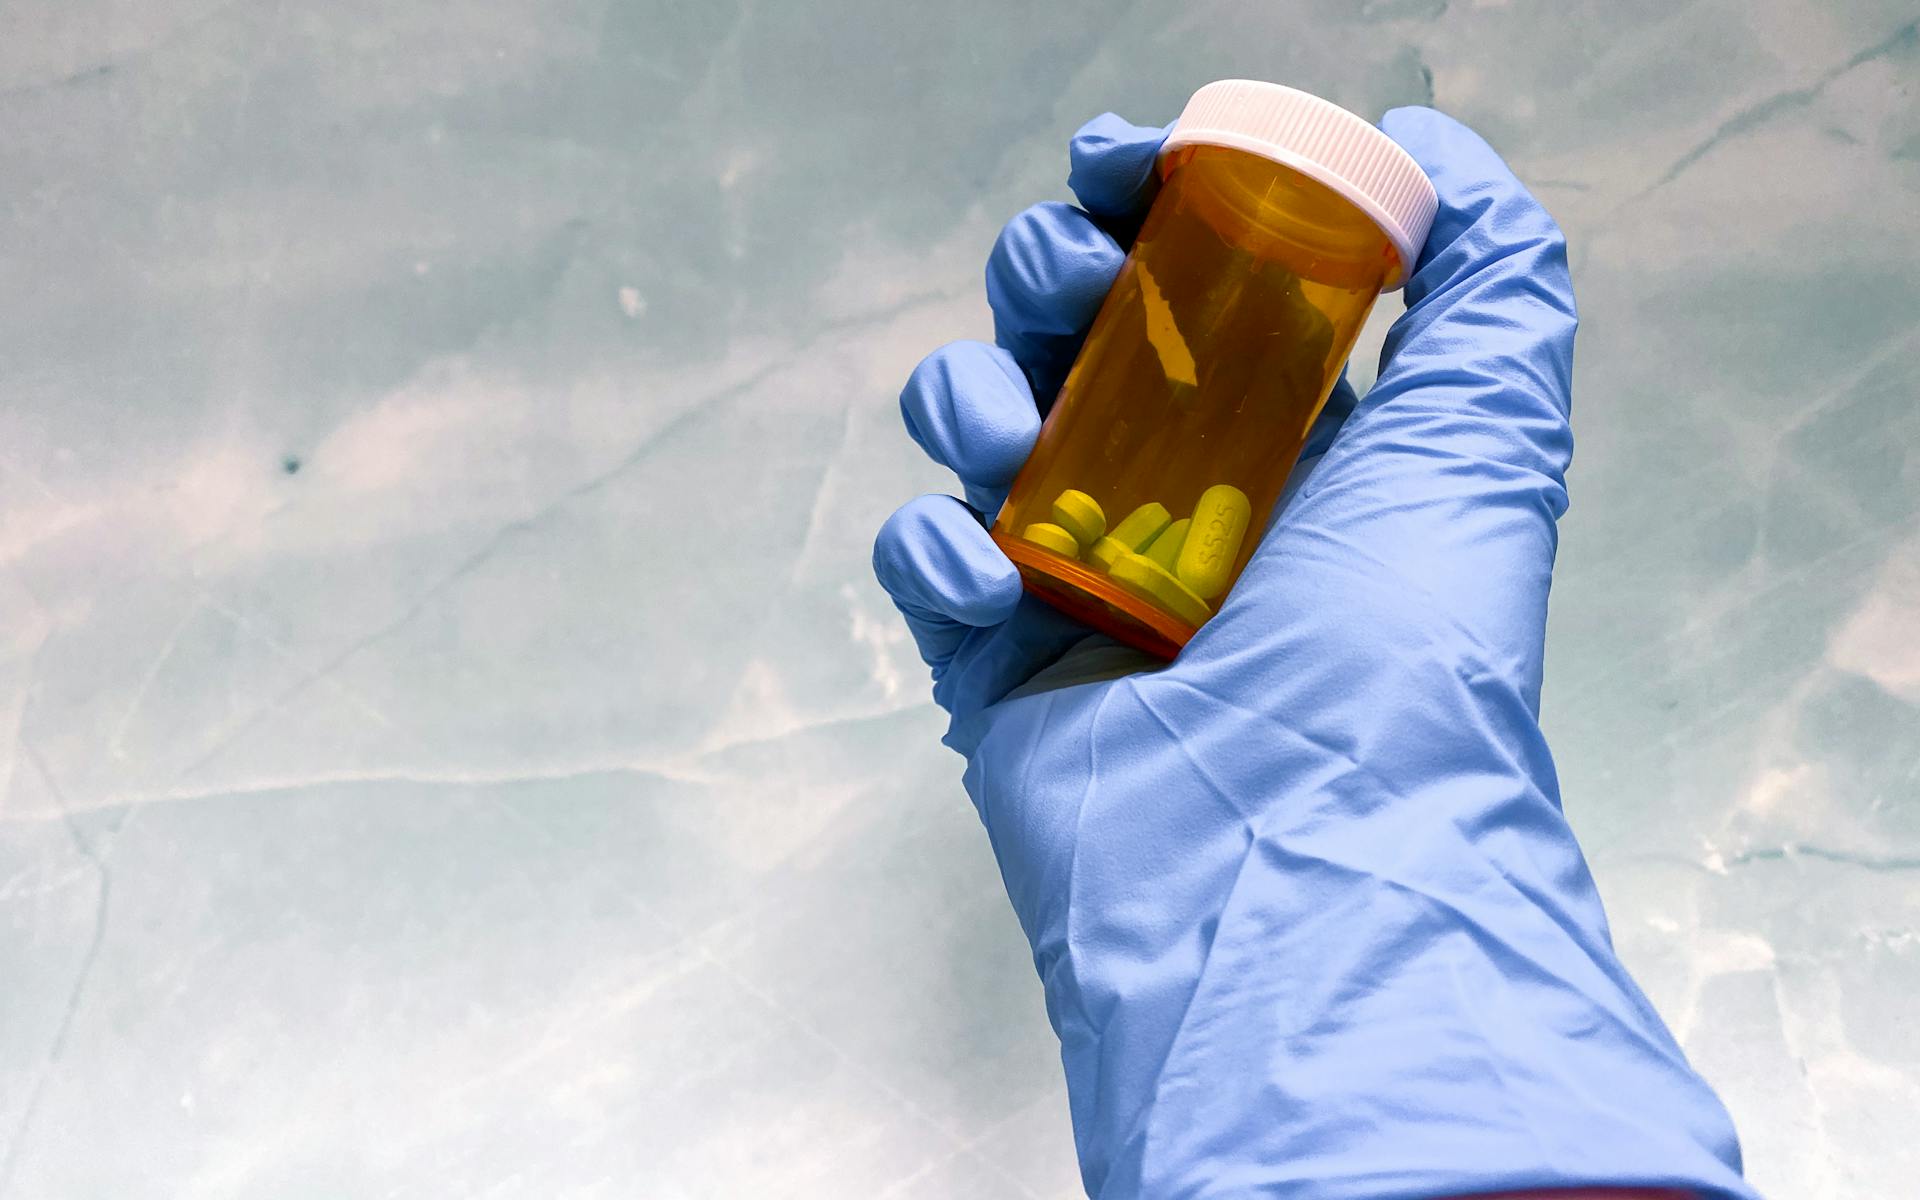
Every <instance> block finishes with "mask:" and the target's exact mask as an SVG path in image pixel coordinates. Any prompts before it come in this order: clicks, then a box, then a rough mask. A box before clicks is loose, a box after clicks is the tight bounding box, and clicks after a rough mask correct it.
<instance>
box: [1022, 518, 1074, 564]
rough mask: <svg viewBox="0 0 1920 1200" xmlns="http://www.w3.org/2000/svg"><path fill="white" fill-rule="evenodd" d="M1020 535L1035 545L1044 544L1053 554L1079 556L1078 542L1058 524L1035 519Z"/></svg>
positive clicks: (1069, 556) (1070, 556)
mask: <svg viewBox="0 0 1920 1200" xmlns="http://www.w3.org/2000/svg"><path fill="white" fill-rule="evenodd" d="M1020 536H1021V537H1023V538H1025V539H1027V540H1028V541H1030V542H1032V543H1033V544H1034V545H1036V546H1045V547H1046V548H1047V549H1049V550H1051V551H1053V552H1054V553H1055V554H1064V555H1066V556H1067V557H1068V558H1078V557H1080V543H1079V542H1076V541H1074V540H1073V535H1072V534H1070V533H1068V532H1067V531H1066V530H1064V529H1062V528H1060V527H1059V526H1058V525H1049V524H1048V523H1047V522H1045V521H1035V522H1034V523H1033V524H1031V525H1029V526H1027V527H1026V528H1025V529H1024V530H1022V531H1021V533H1020Z"/></svg>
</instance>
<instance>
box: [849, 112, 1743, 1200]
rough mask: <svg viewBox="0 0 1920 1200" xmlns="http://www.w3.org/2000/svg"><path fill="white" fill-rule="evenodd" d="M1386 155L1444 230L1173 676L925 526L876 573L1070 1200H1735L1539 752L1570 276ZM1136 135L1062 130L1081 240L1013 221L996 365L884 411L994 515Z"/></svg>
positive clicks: (1716, 1122) (1487, 176)
mask: <svg viewBox="0 0 1920 1200" xmlns="http://www.w3.org/2000/svg"><path fill="white" fill-rule="evenodd" d="M1382 126H1383V128H1384V129H1385V130H1386V132H1387V133H1388V134H1389V135H1390V136H1391V137H1393V138H1394V139H1395V140H1396V141H1397V142H1399V143H1400V144H1401V145H1402V146H1404V147H1405V148H1406V149H1407V150H1408V152H1410V153H1411V154H1412V155H1413V157H1414V158H1415V159H1416V160H1418V161H1419V163H1420V164H1421V166H1422V167H1423V168H1425V170H1426V171H1427V173H1428V174H1429V175H1430V176H1431V177H1432V178H1433V181H1434V185H1435V187H1436V188H1437V189H1438V191H1439V197H1440V208H1439V214H1438V217H1437V219H1436V220H1435V223H1434V227H1433V232H1432V234H1431V236H1430V237H1429V239H1428V242H1427V247H1426V251H1425V253H1423V254H1422V255H1421V257H1420V261H1419V263H1418V269H1417V271H1416V273H1415V274H1414V275H1413V276H1412V277H1411V279H1410V280H1409V282H1408V285H1407V289H1406V300H1407V304H1408V308H1407V312H1406V314H1405V315H1404V316H1403V317H1402V318H1400V320H1399V321H1398V322H1397V323H1396V324H1395V325H1394V327H1393V330H1392V333H1391V335H1390V336H1389V338H1388V339H1387V344H1386V349H1385V354H1384V356H1383V361H1382V368H1381V372H1380V376H1379V380H1378V382H1377V383H1376V384H1375V385H1374V387H1373V389H1372V391H1371V392H1370V393H1369V394H1368V395H1367V397H1366V398H1365V399H1364V400H1361V401H1358V402H1357V403H1356V400H1355V397H1354V395H1353V393H1352V391H1351V390H1350V389H1348V388H1347V387H1346V385H1345V384H1344V382H1343V383H1342V385H1341V386H1340V388H1339V389H1338V390H1337V391H1336V393H1335V397H1334V399H1333V401H1332V402H1331V403H1330V404H1329V406H1328V411H1327V415H1326V416H1325V417H1323V418H1322V422H1321V427H1320V428H1319V429H1318V430H1317V431H1316V435H1315V437H1314V439H1313V442H1312V443H1311V444H1310V445H1309V448H1308V451H1307V454H1306V456H1305V457H1304V458H1303V461H1302V464H1301V466H1300V467H1299V468H1298V469H1297V470H1296V473H1295V477H1294V481H1293V483H1292V485H1291V494H1290V496H1289V497H1288V498H1287V499H1286V500H1285V501H1284V505H1283V508H1282V509H1281V511H1280V514H1279V515H1278V517H1277V518H1276V519H1275V520H1274V522H1273V523H1272V525H1271V527H1270V528H1269V529H1268V530H1267V531H1266V534H1265V537H1264V539H1263V541H1262V542H1261V544H1260V547H1259V550H1258V552H1257V553H1256V554H1255V555H1254V557H1253V559H1252V561H1251V562H1250V563H1249V565H1248V566H1247V568H1246V571H1245V572H1244V573H1243V574H1242V576H1241V577H1240V580H1239V582H1238V583H1237V585H1236V586H1235V587H1234V590H1233V592H1232V593H1231V594H1230V595H1229V596H1228V597H1227V599H1226V601H1225V603H1224V604H1223V606H1222V607H1221V609H1220V611H1219V614H1218V615H1217V616H1216V617H1215V618H1214V619H1213V620H1212V621H1210V622H1209V623H1208V624H1207V625H1206V626H1205V627H1203V628H1202V629H1201V630H1200V631H1199V633H1198V635H1197V636H1195V637H1194V639H1193V640H1192V642H1191V643H1189V644H1188V645H1187V647H1186V648H1185V649H1184V650H1183V651H1182V653H1181V654H1180V656H1179V658H1178V659H1177V660H1176V661H1175V662H1173V663H1172V664H1171V665H1167V666H1164V667H1161V666H1159V665H1158V664H1156V663H1154V662H1152V660H1148V659H1146V658H1145V657H1144V656H1141V655H1138V654H1136V653H1134V652H1132V651H1129V650H1126V649H1124V648H1121V647H1119V646H1117V645H1116V644H1115V643H1113V642H1111V641H1109V640H1107V639H1106V638H1104V637H1100V636H1096V635H1092V634H1089V633H1088V632H1087V631H1086V630H1085V629H1083V628H1081V627H1079V626H1077V625H1075V624H1074V623H1073V622H1072V621H1070V620H1069V619H1067V618H1066V617H1064V616H1061V615H1060V614H1058V613H1056V612H1054V611H1053V610H1052V609H1050V608H1048V607H1046V606H1045V605H1043V604H1041V603H1040V602H1039V601H1037V600H1034V599H1031V598H1023V597H1022V595H1021V589H1020V581H1019V577H1018V575H1017V574H1016V572H1015V570H1014V568H1013V566H1012V564H1010V563H1009V562H1008V561H1007V559H1006V558H1005V557H1004V556H1003V555H1002V554H1001V553H1000V551H999V550H998V549H997V548H996V547H995V546H994V544H993V543H992V542H991V541H990V540H989V539H988V537H987V535H986V532H985V530H984V529H983V527H982V524H981V520H980V518H978V517H976V515H975V514H974V512H972V511H969V508H968V507H966V506H963V505H962V504H961V503H960V502H959V501H957V500H954V499H951V498H947V497H938V496H934V497H922V498H920V499H918V500H915V501H913V502H912V503H910V504H908V505H906V506H905V507H904V508H902V509H900V510H899V511H898V512H897V513H895V514H894V516H893V517H892V518H891V519H890V520H889V521H888V522H887V524H886V526H885V527H884V528H883V529H882V530H881V532H880V536H879V540H878V543H877V545H876V547H875V551H874V564H875V569H876V571H877V573H878V574H879V577H880V580H881V582H882V583H883V584H884V585H885V586H886V588H887V590H888V591H889V592H890V593H891V594H892V595H893V597H894V599H895V601H896V602H897V604H898V605H899V608H900V610H901V612H902V613H904V614H905V616H906V618H907V621H908V623H909V625H910V626H911V628H912V630H913V634H914V637H915V638H916V639H917V641H918V644H919V647H920V651H921V653H922V655H923V656H924V657H925V658H926V660H927V662H928V664H929V665H930V666H931V667H932V668H933V675H934V680H935V685H934V695H935V698H936V699H937V700H938V702H939V703H940V704H941V705H942V706H943V707H944V708H946V709H947V711H948V712H949V713H950V714H951V717H952V720H951V724H950V729H949V733H948V735H947V738H946V740H947V742H948V744H949V745H951V746H953V747H954V748H955V749H957V750H959V751H960V752H961V753H962V754H963V755H965V756H966V758H967V768H966V773H965V782H966V787H967V791H968V793H969V794H970V795H971V796H972V797H973V800H974V803H975V805H976V806H977V807H978V809H979V812H980V817H981V820H982V821H983V822H984V823H985V825H986V828H987V833H988V835H989V837H990V838H991V839H992V844H993V848H994V852H995V854H996V856H997V857H998V859H999V862H1000V868H1001V872H1002V874H1003V876H1004V878H1005V881H1006V886H1007V891H1008V894H1009V895H1010V896H1011V898H1012V900H1013V905H1014V908H1015V910H1016V911H1017V912H1018V914H1019V917H1020V921H1021V923H1022V925H1023V926H1024V928H1025V930H1026V934H1027V937H1028V938H1029V940H1030V941H1031V942H1032V944H1033V952H1034V962H1035V965H1036V966H1037V967H1038V968H1039V971H1040V976H1041V979H1042V981H1043V982H1044V984H1045V988H1046V1000H1047V1012H1048V1015H1049V1016H1050V1018H1051V1019H1052V1022H1053V1026H1054V1029H1055V1030H1056V1031H1057V1032H1058V1034H1059V1036H1060V1040H1061V1045H1062V1056H1063V1059H1064V1062H1065V1066H1066V1073H1067V1084H1068V1088H1069V1093H1070V1096H1071V1107H1072V1115H1073V1125H1074V1133H1075V1139H1076V1141H1077V1143H1078V1147H1079V1152H1080V1158H1081V1164H1082V1171H1083V1178H1084V1181H1085V1183H1086V1186H1087V1190H1088V1192H1089V1193H1090V1194H1092V1195H1094V1196H1097V1197H1102V1198H1118V1197H1135V1196H1151V1197H1156V1198H1162V1197H1176V1196H1177V1197H1198V1196H1208V1197H1226V1196H1233V1197H1245V1196H1253V1195H1259V1196H1303V1197H1304V1196H1312V1197H1315V1198H1316V1200H1341V1198H1345V1197H1353V1198H1355V1200H1358V1198H1360V1197H1366V1198H1368V1200H1386V1198H1389V1197H1407V1198H1413V1197H1421V1198H1428V1197H1436V1196H1458V1195H1466V1194H1471V1193H1485V1192H1491V1191H1500V1190H1508V1189H1536V1188H1550V1187H1573V1186H1581V1185H1586V1186H1601V1185H1611V1186H1615V1187H1628V1186H1637V1187H1661V1186H1665V1187H1673V1188H1681V1189H1686V1190H1688V1191H1690V1192H1698V1193H1700V1194H1703V1195H1711V1196H1719V1197H1748V1196H1751V1195H1752V1194H1753V1193H1752V1192H1751V1191H1750V1190H1749V1189H1748V1187H1747V1186H1746V1184H1745V1183H1744V1182H1743V1181H1742V1180H1741V1178H1740V1153H1739V1148H1738V1146H1737V1144H1736V1141H1735V1138H1734V1133H1733V1130H1732V1127H1731V1125H1730V1122H1729V1121H1728V1118H1727V1115H1726V1113H1725V1112H1724V1110H1723V1109H1722V1108H1721V1106H1720V1104H1719V1102H1718V1100H1717V1099H1716V1098H1715V1097H1714V1095H1713V1093H1712V1092H1711V1091H1710V1090H1709V1089H1708V1087H1707V1086H1706V1084H1705V1083H1704V1082H1702V1081H1701V1080H1700V1078H1699V1077H1698V1076H1696V1075H1695V1074H1694V1072H1693V1071H1692V1070H1691V1069H1690V1068H1689V1066H1688V1065H1687V1062H1686V1060H1685V1058H1684V1057H1683V1055H1682V1054H1681V1051H1680V1049H1679V1047H1678V1046H1677V1045H1676V1044H1675V1043H1674V1041H1673V1039H1672V1037H1671V1036H1670V1035H1669V1034H1668V1032H1667V1030H1666V1029H1665V1028H1664V1027H1663V1025H1662V1024H1661V1022H1660V1019H1659V1017H1658V1016H1656V1015H1655V1013H1654V1012H1653V1010H1652V1008H1651V1007H1650V1006H1649V1005H1648V1002H1647V1000H1646V999H1645V998H1644V997H1643V996H1642V995H1641V993H1640V991H1639V990H1638V988H1636V987H1635V985H1634V983H1633V981H1632V980H1631V979H1630V978H1628V976H1627V973H1626V971H1625V970H1624V969H1623V968H1622V966H1621V964H1620V962H1619V961H1618V959H1616V957H1615V955H1614V951H1613V947H1612V944H1611V941H1610V939H1609V935H1608V932H1607V925H1606V918H1605V915H1604V914H1603V913H1602V911H1601V907H1600V902H1599V898H1598V896H1597V895H1596V894H1595V891H1594V886H1593V881H1592V879H1591V878H1590V876H1589V875H1588V873H1587V868H1586V864H1585V862H1584V860H1583V859H1582V857H1581V854H1580V850H1579V847H1578V846H1577V845H1576V844H1575V842H1574V838H1573V835H1572V833H1571V831H1570V830H1569V829H1568V827H1567V824H1566V821H1565V819H1564V818H1563V817H1562V815H1561V811H1560V802H1559V794H1558V784H1557V781H1556V779H1555V776H1554V768H1553V762H1552V759H1551V757H1550V755H1549V754H1548V750H1547V746H1546V743H1545V741H1544V740H1543V738H1542V736H1541V732H1540V727H1539V722H1538V710H1539V700H1540V679H1541V659H1542V650H1543V642H1544V638H1545V624H1546V609H1547V588H1548V583H1549V581H1550V576H1551V572H1552V568H1553V557H1554V549H1555V521H1556V520H1557V519H1558V518H1559V516H1560V514H1561V513H1562V512H1563V511H1564V510H1565V508H1566V503H1567V501H1566V492H1565V487H1564V482H1563V474H1564V472H1565V469H1566V466H1567V462H1568V458H1569V456H1570V454H1571V452H1572V436H1571V432H1570V430H1569V428H1568V406H1569V390H1570V382H1571V379H1570V377H1571V371H1572V355H1573V335H1574V325H1575V316H1574V305H1573V293H1572V285H1571V282H1570V280H1569V278H1568V274H1567V264H1566V254H1565V244H1564V241H1563V239H1562V237H1561V234H1560V231H1559V229H1558V228H1557V227H1556V226H1555V225H1554V223H1553V220H1552V219H1551V218H1550V217H1549V216H1548V215H1547V214H1546V213H1545V212H1544V211H1543V210H1542V209H1541V208H1540V207H1539V205H1538V204H1537V203H1536V202H1535V201H1534V200H1533V198H1532V197H1531V196H1529V195H1528V194H1527V192H1526V191H1525V189H1524V188H1522V187H1521V185H1520V184H1519V183H1518V182H1517V181H1516V180H1515V179H1514V177H1513V176H1512V174H1511V173H1510V172H1509V171H1508V170H1507V168H1506V166H1505V164H1503V163H1502V162H1501V161H1500V159H1499V157H1498V156H1497V155H1496V154H1495V153H1494V152H1493V151H1492V150H1491V149H1490V148H1489V147H1488V146H1487V144H1486V143H1485V142H1483V141H1481V140H1480V138H1478V137H1477V136H1475V135H1474V134H1473V133H1472V132H1471V131H1469V130H1467V129H1466V128H1464V127H1462V126H1461V125H1459V124H1457V123H1456V122H1454V121H1452V120H1450V119H1448V118H1447V117H1444V116H1442V115H1440V114H1438V113H1435V112H1432V111H1429V110H1426V109H1398V110H1395V111H1393V112H1390V113H1388V114H1387V116H1386V119H1385V120H1384V121H1383V122H1382ZM1164 133H1165V131H1164V130H1154V129H1142V128H1136V127H1133V126H1130V125H1127V124H1125V123H1124V122H1122V121H1120V120H1119V119H1118V118H1115V117H1112V116H1106V117H1101V118H1098V119H1096V120H1095V121H1093V122H1092V123H1090V124H1088V125H1087V126H1086V127H1085V128H1084V129H1082V130H1081V131H1080V133H1079V134H1078V135H1076V136H1075V138H1074V140H1073V146H1072V175H1071V180H1070V182H1071V184H1072V187H1073V190H1074V192H1075V194H1076V195H1077V196H1078V197H1079V199H1080V202H1081V205H1082V206H1083V208H1084V211H1082V209H1076V208H1072V207H1068V206H1066V205H1059V204H1049V205H1040V206H1038V207H1035V208H1032V209H1029V210H1028V211H1027V212H1025V213H1023V214H1021V215H1020V216H1019V217H1017V218H1015V219H1014V220H1013V222H1012V223H1010V224H1009V225H1008V226H1007V227H1006V230H1005V231H1004V232H1003V233H1002V235H1001V237H1000V240H999V243H998V244H997V245H996V246H995V248H994V251H993V254H992V257H991V259H990V261H989V263H988V266H987V296H988V299H989V301H990V303H991V305H992V308H993V314H994V327H995V342H996V344H995V345H992V346H987V345H981V344H978V343H969V342H959V343H955V344H953V345H949V346H947V347H945V348H943V349H941V350H938V351H936V352H935V353H934V354H933V355H932V356H931V357H929V358H928V359H927V360H926V361H925V362H923V363H922V364H921V365H920V367H919V368H918V369H917V370H916V371H915V372H914V374H913V377H912V379H911V381H910V382H909V383H908V385H907V388H906V391H905V393H904V394H903V396H902V397H901V405H902V408H903V410H904V412H905V416H906V421H907V428H908V431H909V433H910V434H911V435H912V437H913V439H914V440H915V441H916V442H918V443H919V444H920V445H921V446H922V447H923V448H924V449H925V450H926V451H927V452H928V453H929V454H931V455H932V456H933V457H934V458H935V459H936V460H938V461H939V462H941V463H943V464H945V465H946V466H948V467H950V468H952V469H953V470H954V472H955V473H957V474H958V475H959V477H960V480H961V482H962V484H963V485H964V488H965V493H966V497H967V501H968V503H969V504H970V505H971V506H972V508H973V509H977V510H979V511H980V512H981V513H983V514H985V515H986V516H987V517H988V518H990V517H991V515H992V513H993V511H994V510H995V509H996V508H997V507H998V505H999V503H1000V502H1001V500H1002V499H1003V498H1004V496H1005V489H1006V487H1007V485H1008V484H1009V483H1010V482H1011V480H1012V479H1013V476H1014V474H1015V472H1016V471H1017V470H1018V469H1019V467H1020V464H1021V462H1022V461H1023V460H1024V459H1025V457H1026V455H1027V453H1028V451H1029V449H1030V448H1031V446H1032V444H1033V439H1034V436H1035V433H1036V431H1037V430H1038V428H1039V423H1040V413H1039V410H1038V408H1037V407H1036V404H1035V397H1036V396H1038V397H1040V398H1041V400H1042V403H1044V402H1045V401H1046V400H1047V399H1048V398H1050V397H1051V396H1052V395H1053V393H1054V390H1055V389H1056V388H1057V387H1058V386H1059V384H1060V381H1061V379H1062V378H1063V377H1064V374H1065V371H1066V368H1067V366H1068V364H1069V363H1070V362H1071V360H1072V357H1073V354H1074V353H1075V351H1076V350H1077V348H1078V345H1079V341H1080V338H1081V336H1082V335H1083V334H1084V332H1085V329H1086V327H1087V325H1088V323H1089V322H1090V321H1091V320H1092V318H1093V315H1094V312H1095V310H1096V309H1097V308H1098V306H1099V303H1100V300H1101V298H1102V297H1103V296H1104V295H1105V293H1106V290H1107V287H1108V285H1109V284H1110V283H1111V281H1112V279H1113V278H1114V275H1115V273H1116V272H1117V271H1118V269H1119V267H1120V264H1121V261H1122V257H1123V254H1124V251H1123V249H1122V247H1121V245H1120V243H1119V242H1118V241H1116V240H1115V236H1114V235H1115V234H1116V233H1118V234H1120V236H1122V237H1124V236H1127V233H1126V231H1127V230H1128V229H1130V228H1131V227H1132V226H1133V225H1134V224H1135V223H1137V219H1138V216H1139V214H1140V211H1141V210H1142V208H1143V206H1144V204H1145V202H1146V199H1147V195H1148V192H1149V190H1150V187H1151V181H1152V178H1153V173H1152V164H1153V158H1154V155H1155V153H1156V151H1157V149H1158V146H1159V143H1160V141H1161V139H1162V137H1163V136H1164ZM1147 668H1156V669H1147Z"/></svg>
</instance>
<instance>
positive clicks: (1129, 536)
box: [1107, 501, 1173, 550]
mask: <svg viewBox="0 0 1920 1200" xmlns="http://www.w3.org/2000/svg"><path fill="white" fill-rule="evenodd" d="M1171 524H1173V514H1172V513H1170V512H1168V511H1167V508H1166V505H1164V504H1155V503H1153V502H1152V501H1148V502H1147V503H1145V504H1142V505H1141V506H1140V507H1139V508H1136V509H1134V510H1133V511H1132V512H1130V513H1128V514H1127V516H1126V519H1125V520H1123V521H1121V522H1120V523H1119V524H1118V525H1115V526H1114V527H1113V532H1112V533H1110V534H1108V535H1107V536H1108V537H1110V538H1112V539H1113V540H1114V541H1116V542H1119V543H1120V544H1121V545H1122V546H1125V547H1126V548H1127V549H1129V550H1139V549H1140V548H1142V547H1143V546H1145V545H1146V544H1147V543H1148V542H1151V541H1152V540H1153V539H1154V538H1155V537H1156V536H1158V535H1159V533H1160V531H1161V530H1162V529H1165V528H1166V527H1167V526H1169V525H1171Z"/></svg>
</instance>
